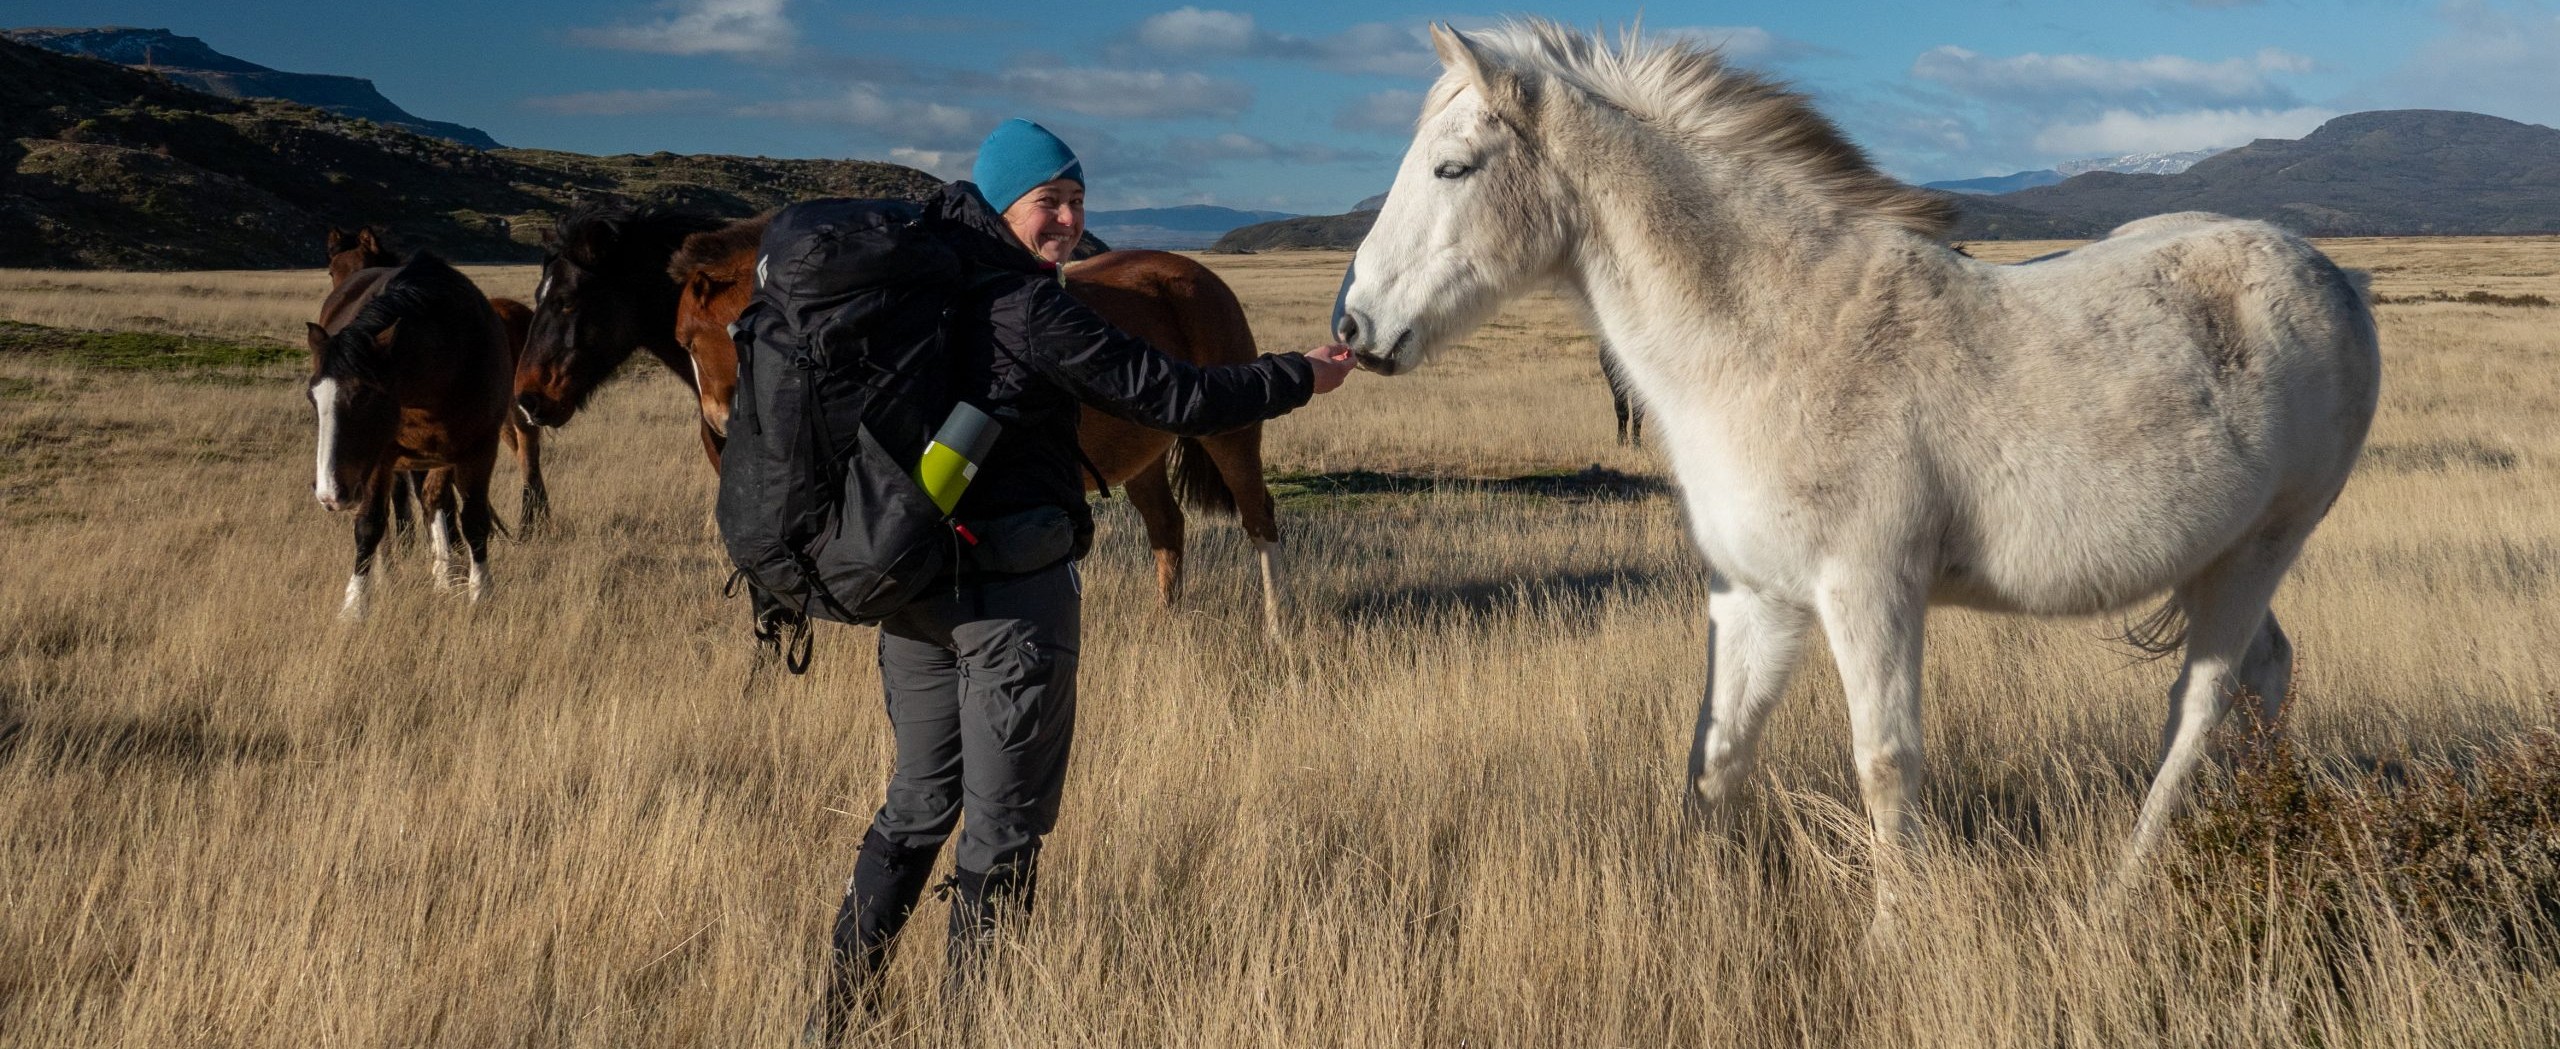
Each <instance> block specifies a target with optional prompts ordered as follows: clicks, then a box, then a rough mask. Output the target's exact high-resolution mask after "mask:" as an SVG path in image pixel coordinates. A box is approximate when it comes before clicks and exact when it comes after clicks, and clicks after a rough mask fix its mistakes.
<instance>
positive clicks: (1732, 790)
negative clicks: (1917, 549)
mask: <svg viewBox="0 0 2560 1049" xmlns="http://www.w3.org/2000/svg"><path fill="white" fill-rule="evenodd" d="M1709 588H1710V593H1709V594H1708V597H1707V695H1706V698H1705V699H1704V700H1703V701H1701V702H1700V703H1699V704H1698V733H1697V736H1696V738H1695V739H1694V740H1692V741H1691V743H1690V746H1689V806H1690V812H1691V814H1693V815H1695V816H1697V817H1699V818H1701V819H1702V820H1704V821H1707V822H1710V823H1718V822H1728V821H1729V820H1730V818H1731V815H1732V811H1733V805H1734V803H1735V802H1736V801H1737V800H1739V798H1740V796H1741V792H1742V788H1743V785H1744V782H1745V781H1746V780H1748V779H1749V778H1750V775H1751V763H1752V754H1753V752H1754V750H1756V749H1757V748H1758V746H1759V744H1760V730H1761V728H1763V727H1764V726H1766V725H1767V724H1768V719H1769V712H1770V711H1771V710H1772V709H1774V708H1775V707H1776V706H1777V703H1778V699H1779V698H1780V697H1782V696H1784V695H1786V694H1787V681H1788V680H1789V679H1790V678H1792V677H1793V676H1794V675H1795V669H1796V664H1797V662H1798V653H1799V651H1800V650H1801V648H1802V645H1803V641H1804V632H1805V628H1806V627H1807V626H1809V625H1811V622H1812V617H1811V616H1810V615H1809V614H1808V613H1807V611H1806V610H1805V609H1804V608H1803V607H1801V606H1798V605H1793V604H1788V603H1786V602H1783V601H1777V600H1773V599H1771V598H1769V597H1766V596H1764V595H1762V594H1760V593H1758V592H1757V591H1753V590H1749V589H1746V588H1743V587H1739V586H1736V585H1734V584H1733V583H1732V582H1731V581H1729V580H1726V579H1723V578H1720V577H1718V578H1714V579H1711V580H1710V582H1709Z"/></svg>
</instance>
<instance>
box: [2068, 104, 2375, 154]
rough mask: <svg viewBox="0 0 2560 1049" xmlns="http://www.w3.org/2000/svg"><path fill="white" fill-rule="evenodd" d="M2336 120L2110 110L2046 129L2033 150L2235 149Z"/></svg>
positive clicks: (2241, 112)
mask: <svg viewBox="0 0 2560 1049" xmlns="http://www.w3.org/2000/svg"><path fill="white" fill-rule="evenodd" d="M2337 115H2338V114H2337V113H2336V112H2335V111H2333V110H2328V109H2322V108H2320V107H2317V106H2298V107H2295V108H2292V109H2283V110H2273V109H2195V110H2186V111H2183V112H2177V113H2134V112H2128V111H2126V110H2121V109H2110V110H2108V111H2106V112H2105V113H2102V114H2099V116H2098V117H2097V119H2095V120H2090V121H2086V122H2082V123H2074V124H2055V125H2052V126H2050V127H2046V128H2045V129H2044V130H2042V131H2041V132H2038V133H2037V135H2036V138H2035V148H2036V149H2037V150H2039V151H2041V152H2044V153H2048V154H2057V155H2068V156H2091V157H2094V156H2112V155H2115V154H2120V153H2154V152H2157V153H2174V152H2179V151H2183V150H2190V149H2203V148H2207V147H2211V146H2239V145H2246V144H2248V143H2249V142H2250V140H2252V139H2260V138H2301V137H2302V136H2304V135H2307V134H2310V133H2311V132H2312V130H2313V129H2315V128H2318V127H2319V126H2320V125H2322V124H2325V123H2327V122H2328V121H2329V119H2330V118H2331V117H2335V116H2337Z"/></svg>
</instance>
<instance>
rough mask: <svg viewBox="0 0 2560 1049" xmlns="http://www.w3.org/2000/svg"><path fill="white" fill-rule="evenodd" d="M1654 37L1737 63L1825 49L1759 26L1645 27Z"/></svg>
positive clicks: (1800, 55)
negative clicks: (1684, 43)
mask: <svg viewBox="0 0 2560 1049" xmlns="http://www.w3.org/2000/svg"><path fill="white" fill-rule="evenodd" d="M1644 35H1646V36H1647V37H1653V38H1667V39H1675V40H1684V41H1688V42H1691V43H1696V44H1704V45H1707V46H1709V47H1712V48H1715V49H1716V50H1718V51H1721V52H1724V56H1725V57H1726V58H1730V59H1733V60H1734V61H1736V62H1746V63H1748V62H1784V61H1787V60H1789V59H1796V58H1804V57H1808V56H1811V55H1819V54H1824V53H1826V49H1825V48H1822V47H1819V46H1817V45H1814V44H1809V43H1806V42H1804V41H1802V40H1796V39H1792V38H1789V37H1783V36H1779V35H1778V34H1776V33H1772V32H1770V31H1768V30H1766V29H1762V28H1760V27H1759V26H1748V25H1740V26H1722V25H1707V26H1674V27H1672V28H1669V29H1647V30H1645V33H1644Z"/></svg>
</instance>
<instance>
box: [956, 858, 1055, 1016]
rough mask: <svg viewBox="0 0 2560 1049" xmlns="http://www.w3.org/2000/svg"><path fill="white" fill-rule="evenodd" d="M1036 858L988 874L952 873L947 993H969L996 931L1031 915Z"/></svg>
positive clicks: (964, 871) (1002, 867) (1019, 861)
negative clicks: (949, 962) (949, 965)
mask: <svg viewBox="0 0 2560 1049" xmlns="http://www.w3.org/2000/svg"><path fill="white" fill-rule="evenodd" d="M1036 856H1037V854H1033V855H1028V856H1024V857H1022V858H1021V859H1018V860H1014V861H1012V862H1010V863H1001V864H997V865H996V867H995V869H993V870H990V871H987V872H984V873H980V872H978V871H971V870H955V871H953V872H952V873H951V880H950V881H949V882H946V883H945V885H946V886H947V887H948V888H949V889H950V890H951V948H950V949H951V956H950V957H951V974H950V981H949V984H948V985H947V987H946V988H945V989H946V990H948V991H951V992H961V991H965V990H967V989H968V986H969V985H970V984H971V983H973V982H975V981H976V979H977V976H978V968H979V966H980V965H981V964H983V963H984V961H985V959H986V954H987V949H988V948H989V947H991V946H993V945H994V943H995V938H996V931H997V929H998V928H999V927H1001V926H1003V925H1004V924H1006V923H1008V922H1013V921H1018V920H1020V919H1021V918H1022V917H1024V916H1026V915H1029V914H1030V913H1031V892H1032V889H1033V887H1034V885H1035V883H1036V881H1037V879H1036V878H1035V877H1034V874H1033V872H1034V870H1035V864H1034V862H1033V861H1034V859H1035V858H1036Z"/></svg>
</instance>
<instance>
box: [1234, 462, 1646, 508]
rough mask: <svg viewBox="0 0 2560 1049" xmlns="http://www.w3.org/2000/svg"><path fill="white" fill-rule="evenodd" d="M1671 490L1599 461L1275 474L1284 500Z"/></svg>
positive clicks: (1625, 494)
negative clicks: (1490, 473)
mask: <svg viewBox="0 0 2560 1049" xmlns="http://www.w3.org/2000/svg"><path fill="white" fill-rule="evenodd" d="M1671 491H1672V487H1671V484H1670V483H1669V482H1667V481H1664V480H1663V479H1661V478H1659V477H1647V476H1644V475H1642V474H1631V473H1627V472H1625V471H1623V470H1612V469H1609V468H1607V467H1604V466H1598V465H1593V466H1589V467H1585V468H1583V469H1580V470H1560V471H1554V472H1549V473H1534V474H1520V475H1518V476H1515V477H1450V476H1443V475H1439V474H1407V473H1392V472H1385V471H1379V470H1340V471H1336V472H1333V473H1320V474H1278V475H1274V476H1273V477H1272V478H1271V494H1272V495H1274V496H1276V497H1279V498H1283V499H1286V498H1291V497H1298V498H1310V497H1313V498H1321V497H1325V496H1349V495H1430V494H1441V493H1457V494H1485V495H1513V496H1532V497H1538V498H1546V499H1557V500H1562V501H1565V502H1635V501H1639V500H1644V499H1651V498H1654V497H1655V496H1661V495H1668V494H1670V493H1671Z"/></svg>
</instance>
